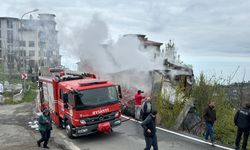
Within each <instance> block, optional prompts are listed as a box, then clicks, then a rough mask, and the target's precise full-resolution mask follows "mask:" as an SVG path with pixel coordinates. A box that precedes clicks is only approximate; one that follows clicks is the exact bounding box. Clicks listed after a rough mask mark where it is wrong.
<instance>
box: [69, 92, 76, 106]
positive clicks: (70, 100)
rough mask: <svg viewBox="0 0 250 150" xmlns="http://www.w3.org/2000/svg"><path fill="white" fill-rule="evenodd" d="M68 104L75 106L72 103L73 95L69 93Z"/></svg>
mask: <svg viewBox="0 0 250 150" xmlns="http://www.w3.org/2000/svg"><path fill="white" fill-rule="evenodd" d="M68 103H69V104H70V105H71V106H75V103H74V95H73V94H72V93H69V94H68Z"/></svg>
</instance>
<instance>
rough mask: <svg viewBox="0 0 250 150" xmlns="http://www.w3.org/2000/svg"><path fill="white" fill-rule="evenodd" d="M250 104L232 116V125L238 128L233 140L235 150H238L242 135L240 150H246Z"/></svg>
mask: <svg viewBox="0 0 250 150" xmlns="http://www.w3.org/2000/svg"><path fill="white" fill-rule="evenodd" d="M249 109H250V103H247V104H246V105H245V107H243V108H241V109H240V110H238V111H237V113H236V114H235V116H234V124H235V125H236V126H237V127H238V129H237V135H236V139H235V149H240V141H241V136H242V134H243V143H242V149H243V150H246V148H247V141H248V137H249V130H250V111H249Z"/></svg>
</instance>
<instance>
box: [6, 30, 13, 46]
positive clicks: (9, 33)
mask: <svg viewBox="0 0 250 150" xmlns="http://www.w3.org/2000/svg"><path fill="white" fill-rule="evenodd" d="M7 42H8V43H13V31H11V30H8V31H7Z"/></svg>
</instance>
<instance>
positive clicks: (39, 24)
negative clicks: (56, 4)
mask: <svg viewBox="0 0 250 150" xmlns="http://www.w3.org/2000/svg"><path fill="white" fill-rule="evenodd" d="M57 34H58V31H57V30H56V22H55V15H54V14H39V16H38V19H33V18H32V17H30V19H22V20H20V19H18V18H11V17H0V63H1V64H2V65H3V66H4V69H5V72H8V73H20V72H29V73H32V72H34V71H36V70H38V68H39V67H55V66H58V65H61V56H60V55H59V44H58V41H57Z"/></svg>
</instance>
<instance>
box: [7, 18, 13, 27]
mask: <svg viewBox="0 0 250 150" xmlns="http://www.w3.org/2000/svg"><path fill="white" fill-rule="evenodd" d="M7 28H13V21H12V20H7Z"/></svg>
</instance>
